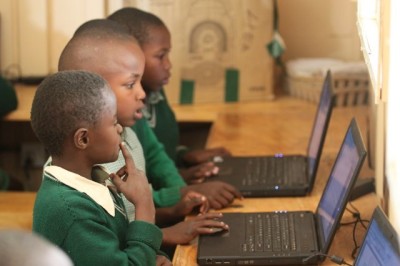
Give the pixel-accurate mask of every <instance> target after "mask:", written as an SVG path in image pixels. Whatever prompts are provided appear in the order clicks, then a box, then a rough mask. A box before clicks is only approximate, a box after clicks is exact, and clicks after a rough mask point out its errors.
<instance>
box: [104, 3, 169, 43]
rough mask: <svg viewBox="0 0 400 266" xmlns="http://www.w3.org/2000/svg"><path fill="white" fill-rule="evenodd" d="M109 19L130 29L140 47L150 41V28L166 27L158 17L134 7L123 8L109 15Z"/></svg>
mask: <svg viewBox="0 0 400 266" xmlns="http://www.w3.org/2000/svg"><path fill="white" fill-rule="evenodd" d="M108 19H110V20H114V21H116V22H118V23H120V24H121V25H124V26H126V27H128V29H129V31H130V33H131V34H132V35H133V36H134V37H135V38H136V39H137V40H138V42H139V44H140V45H142V44H144V43H146V42H147V41H148V40H149V37H150V36H149V30H148V28H149V27H152V26H156V27H160V26H163V27H166V26H165V24H164V22H163V21H162V20H161V19H160V18H159V17H157V16H156V15H154V14H152V13H149V12H145V11H143V10H140V9H137V8H134V7H124V8H121V9H119V10H117V11H115V12H114V13H112V14H111V15H109V16H108Z"/></svg>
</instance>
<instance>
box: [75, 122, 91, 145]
mask: <svg viewBox="0 0 400 266" xmlns="http://www.w3.org/2000/svg"><path fill="white" fill-rule="evenodd" d="M74 143H75V147H77V148H78V149H82V150H84V149H86V148H87V146H88V144H89V132H88V129H87V128H83V127H82V128H78V129H77V130H76V131H75V134H74Z"/></svg>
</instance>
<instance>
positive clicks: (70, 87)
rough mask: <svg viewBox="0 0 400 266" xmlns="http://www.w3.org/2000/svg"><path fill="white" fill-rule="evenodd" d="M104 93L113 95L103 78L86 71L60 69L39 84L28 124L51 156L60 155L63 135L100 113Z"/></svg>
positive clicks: (92, 121) (94, 120)
mask: <svg viewBox="0 0 400 266" xmlns="http://www.w3.org/2000/svg"><path fill="white" fill-rule="evenodd" d="M105 97H115V96H114V94H113V92H112V90H111V89H110V87H109V85H108V83H107V81H106V80H104V79H103V78H102V77H101V76H99V75H97V74H95V73H91V72H88V71H81V70H71V71H61V72H58V73H56V74H53V75H50V76H48V77H47V78H46V79H44V80H43V82H42V83H41V84H40V85H39V87H38V88H37V90H36V93H35V97H34V99H33V103H32V109H31V125H32V128H33V131H34V133H35V134H36V136H37V137H38V139H39V140H40V141H41V142H42V143H43V145H44V147H45V148H46V150H47V151H48V152H49V153H50V155H52V156H60V155H62V152H63V144H64V141H65V139H66V138H67V137H68V136H69V135H70V134H71V133H72V132H74V131H75V130H77V129H78V128H79V127H82V126H86V127H87V126H89V127H90V126H93V125H96V123H97V122H98V121H99V119H100V117H101V116H102V115H103V111H104V106H105V100H104V99H105Z"/></svg>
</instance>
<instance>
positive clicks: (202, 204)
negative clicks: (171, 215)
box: [174, 191, 210, 217]
mask: <svg viewBox="0 0 400 266" xmlns="http://www.w3.org/2000/svg"><path fill="white" fill-rule="evenodd" d="M196 207H198V211H199V213H206V212H208V210H209V208H210V203H209V202H208V200H207V198H206V197H205V196H204V195H202V194H200V193H197V192H195V191H189V192H187V193H186V194H185V195H184V196H183V197H182V198H181V200H180V201H179V202H178V203H177V204H176V205H175V206H174V208H175V213H176V214H177V215H178V216H181V217H184V216H186V215H188V214H190V213H192V212H193V210H194V209H195V208H196Z"/></svg>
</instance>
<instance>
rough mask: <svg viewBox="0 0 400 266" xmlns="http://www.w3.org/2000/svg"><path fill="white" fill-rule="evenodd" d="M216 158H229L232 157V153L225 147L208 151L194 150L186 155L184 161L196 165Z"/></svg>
mask: <svg viewBox="0 0 400 266" xmlns="http://www.w3.org/2000/svg"><path fill="white" fill-rule="evenodd" d="M215 156H221V157H228V156H231V152H230V151H228V150H227V149H225V148H224V147H217V148H212V149H206V150H192V151H188V152H187V153H185V155H184V157H183V160H184V161H185V162H186V163H188V164H191V165H196V164H200V163H205V162H208V161H211V160H212V159H213V157H215Z"/></svg>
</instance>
